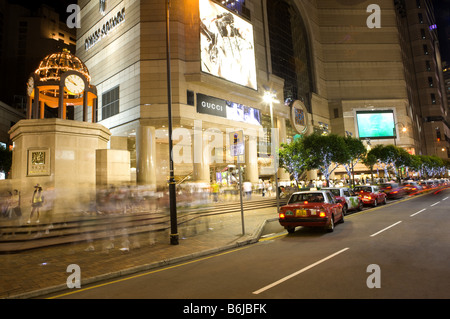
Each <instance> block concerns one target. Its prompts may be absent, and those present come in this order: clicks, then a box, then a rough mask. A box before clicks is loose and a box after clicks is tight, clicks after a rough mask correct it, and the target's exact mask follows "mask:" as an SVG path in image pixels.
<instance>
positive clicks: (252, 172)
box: [245, 135, 259, 184]
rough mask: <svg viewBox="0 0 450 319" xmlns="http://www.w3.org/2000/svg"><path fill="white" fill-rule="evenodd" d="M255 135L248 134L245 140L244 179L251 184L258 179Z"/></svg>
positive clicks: (255, 182)
mask: <svg viewBox="0 0 450 319" xmlns="http://www.w3.org/2000/svg"><path fill="white" fill-rule="evenodd" d="M257 145H258V144H257V136H256V135H248V136H247V138H246V140H245V180H246V181H249V182H251V183H252V184H257V183H258V181H259V172H258V147H257Z"/></svg>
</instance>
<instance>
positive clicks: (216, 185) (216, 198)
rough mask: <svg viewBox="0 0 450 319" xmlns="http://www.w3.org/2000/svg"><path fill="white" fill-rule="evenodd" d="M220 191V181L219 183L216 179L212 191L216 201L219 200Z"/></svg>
mask: <svg viewBox="0 0 450 319" xmlns="http://www.w3.org/2000/svg"><path fill="white" fill-rule="evenodd" d="M219 191H220V188H219V183H217V181H214V183H213V184H212V193H213V198H214V201H215V202H218V201H219Z"/></svg>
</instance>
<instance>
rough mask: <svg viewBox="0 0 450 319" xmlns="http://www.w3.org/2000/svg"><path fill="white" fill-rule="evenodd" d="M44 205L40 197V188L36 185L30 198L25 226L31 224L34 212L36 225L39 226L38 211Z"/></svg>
mask: <svg viewBox="0 0 450 319" xmlns="http://www.w3.org/2000/svg"><path fill="white" fill-rule="evenodd" d="M43 204H44V196H43V195H42V187H41V185H39V184H37V185H36V186H34V192H33V197H32V198H31V213H30V217H29V218H28V221H27V224H29V223H31V218H33V214H34V212H36V216H37V219H36V223H37V224H39V211H40V209H41V207H42V205H43Z"/></svg>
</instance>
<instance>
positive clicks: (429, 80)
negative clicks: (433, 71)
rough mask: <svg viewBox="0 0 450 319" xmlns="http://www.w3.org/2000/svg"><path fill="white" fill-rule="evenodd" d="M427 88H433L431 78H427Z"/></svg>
mask: <svg viewBox="0 0 450 319" xmlns="http://www.w3.org/2000/svg"><path fill="white" fill-rule="evenodd" d="M428 86H429V87H430V88H432V87H433V78H432V77H431V76H429V77H428Z"/></svg>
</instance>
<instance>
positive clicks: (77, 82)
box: [65, 74, 84, 95]
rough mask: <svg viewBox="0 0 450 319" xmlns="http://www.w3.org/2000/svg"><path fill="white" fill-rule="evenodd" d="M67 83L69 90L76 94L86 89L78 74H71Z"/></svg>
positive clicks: (67, 78)
mask: <svg viewBox="0 0 450 319" xmlns="http://www.w3.org/2000/svg"><path fill="white" fill-rule="evenodd" d="M65 85H66V88H67V90H68V91H69V92H70V93H72V94H75V95H76V94H80V93H82V92H83V91H84V81H83V79H82V78H80V77H79V76H78V75H76V74H71V75H69V76H68V77H66V80H65Z"/></svg>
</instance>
